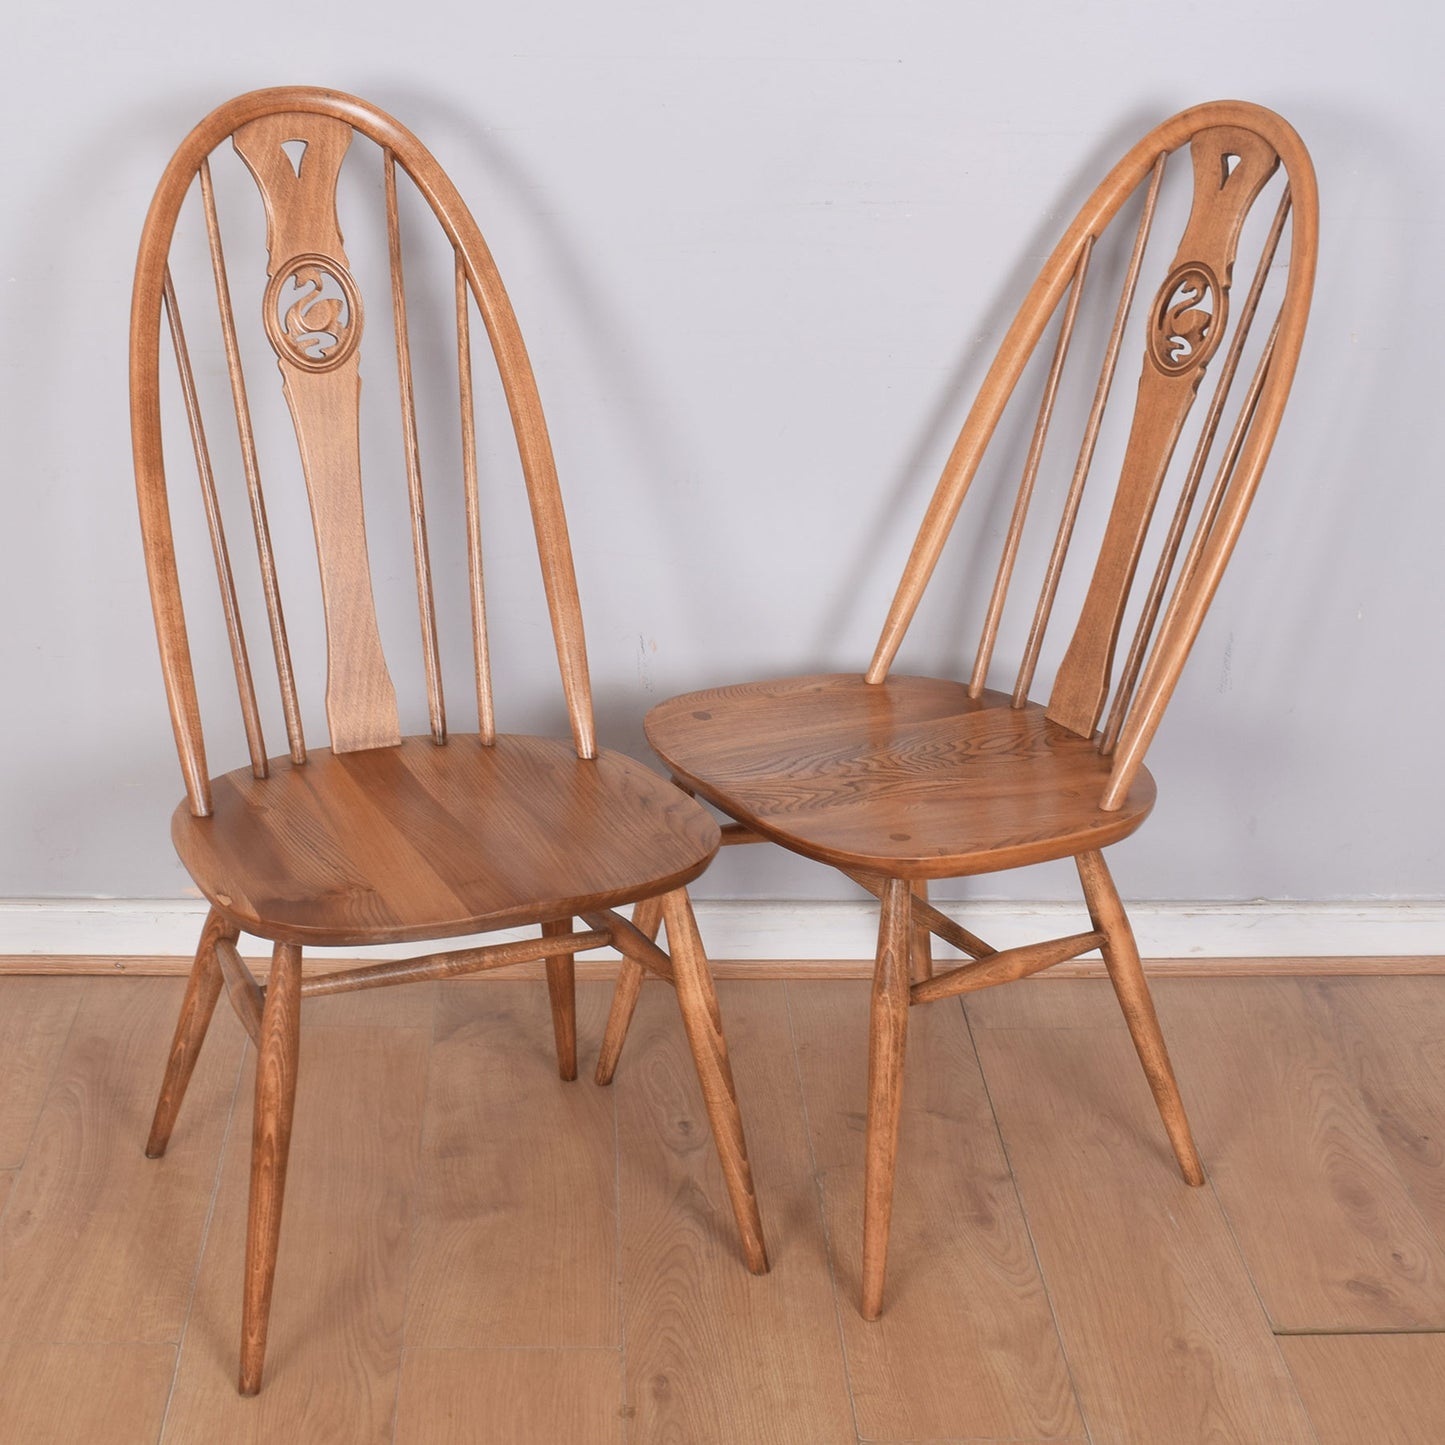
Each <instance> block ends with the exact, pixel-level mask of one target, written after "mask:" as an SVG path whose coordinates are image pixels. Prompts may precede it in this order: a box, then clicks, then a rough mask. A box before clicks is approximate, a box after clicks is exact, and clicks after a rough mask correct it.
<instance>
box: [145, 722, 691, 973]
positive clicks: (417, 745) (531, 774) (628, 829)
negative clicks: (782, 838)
mask: <svg viewBox="0 0 1445 1445" xmlns="http://www.w3.org/2000/svg"><path fill="white" fill-rule="evenodd" d="M211 788H212V796H213V799H214V804H215V811H214V813H213V815H212V816H211V817H209V818H196V817H193V816H192V815H191V812H190V810H189V808H187V807H186V806H185V804H182V805H181V806H180V807H179V808H177V809H176V813H175V817H174V818H173V820H172V834H173V836H174V838H175V844H176V850H177V852H178V853H179V854H180V856H181V860H182V862H184V863H185V865H186V868H187V870H188V871H189V872H190V874H191V876H192V878H194V879H195V880H196V884H197V886H198V887H199V888H200V889H201V891H202V892H203V893H204V894H205V895H206V896H207V898H209V899H210V900H211V901H212V902H213V903H215V904H217V905H218V906H219V907H221V908H223V909H224V910H225V911H226V913H227V914H229V916H230V917H231V918H233V919H235V920H236V921H237V922H239V923H240V924H241V926H242V928H244V929H245V930H246V931H247V932H248V933H256V934H259V935H260V936H261V937H264V938H273V939H281V940H284V941H287V942H293V943H306V942H314V943H319V944H327V945H342V944H363V943H378V942H401V941H404V940H412V939H430V938H437V939H439V938H446V937H451V936H455V935H457V934H463V933H480V932H484V931H486V930H488V929H493V928H505V927H508V926H510V925H513V924H517V923H531V922H535V921H536V920H537V919H539V918H563V917H571V916H572V915H573V914H575V913H580V912H581V911H582V909H583V908H584V907H586V908H588V909H594V908H599V907H602V908H607V907H611V906H613V905H614V904H618V903H631V902H633V901H635V900H636V899H637V898H639V897H642V896H645V895H649V894H655V893H663V892H667V891H669V890H670V889H672V888H675V887H678V886H679V885H681V884H683V883H686V882H688V881H690V880H691V879H693V878H695V877H696V876H697V875H698V874H699V873H701V872H702V870H703V868H705V867H706V866H707V863H708V860H709V859H710V858H711V857H712V854H713V852H714V851H715V849H716V847H717V831H718V830H717V825H716V824H715V823H714V822H713V821H712V819H711V818H710V817H708V816H707V814H706V813H705V812H704V811H703V810H702V809H701V808H699V807H697V806H696V804H694V803H692V802H690V801H689V800H688V799H687V798H686V797H684V796H683V795H682V794H681V793H679V792H678V790H677V789H676V788H674V787H672V786H671V785H670V784H669V783H668V782H667V781H666V780H665V779H664V778H661V777H659V776H658V775H657V774H656V773H655V772H653V771H652V770H651V769H650V768H646V767H644V766H643V765H642V764H641V763H637V762H634V761H633V760H632V759H631V758H628V757H624V756H622V755H621V754H620V753H615V752H604V753H602V754H601V755H600V756H598V757H597V758H593V759H581V758H578V756H577V753H576V751H575V749H574V748H573V747H572V746H571V744H570V743H569V742H565V741H562V740H560V739H553V738H538V737H523V736H515V735H508V734H503V735H502V736H500V737H499V738H498V739H497V741H496V743H495V744H494V745H492V746H491V747H484V746H482V745H481V744H480V743H479V742H478V741H477V740H476V739H475V738H474V737H456V736H454V737H451V738H449V739H448V740H447V743H446V745H445V746H444V747H438V746H437V745H436V744H435V743H433V742H432V740H431V738H429V737H422V738H406V739H404V740H403V741H402V743H401V745H400V746H399V747H395V748H372V749H368V750H367V751H365V752H357V753H340V754H338V753H333V752H331V751H330V749H317V750H316V751H314V752H312V753H311V755H310V757H309V759H308V760H307V762H306V764H305V765H304V766H302V767H299V768H298V767H294V766H293V765H292V764H291V763H290V761H289V760H288V759H285V758H280V759H273V760H272V763H271V770H270V776H269V777H266V778H260V779H258V778H256V777H254V776H252V773H251V770H250V768H238V769H237V770H236V771H235V772H231V773H227V774H225V775H224V776H223V777H219V778H215V779H213V780H212V782H211Z"/></svg>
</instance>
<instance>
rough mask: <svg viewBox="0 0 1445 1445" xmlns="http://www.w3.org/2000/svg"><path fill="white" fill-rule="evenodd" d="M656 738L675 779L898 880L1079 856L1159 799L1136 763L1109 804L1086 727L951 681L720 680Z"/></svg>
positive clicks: (653, 734)
mask: <svg viewBox="0 0 1445 1445" xmlns="http://www.w3.org/2000/svg"><path fill="white" fill-rule="evenodd" d="M704 713H705V714H706V715H707V716H706V717H705V718H704V717H702V716H700V715H701V714H704ZM699 722H705V723H706V727H701V728H700V727H699V726H698V724H699ZM647 736H648V740H649V741H650V742H651V743H652V746H653V747H654V748H656V749H657V751H658V753H659V754H660V755H661V756H663V757H665V758H666V759H667V760H668V763H669V764H670V765H671V767H672V769H673V772H674V774H675V775H676V776H677V777H678V778H679V779H680V780H681V781H683V782H685V783H686V784H687V785H688V786H689V787H690V788H691V789H693V790H695V791H696V792H697V794H698V795H699V796H700V797H704V798H706V799H707V800H708V801H709V802H711V803H715V804H717V806H718V807H720V808H725V809H726V810H727V812H729V813H730V814H731V815H732V816H733V817H734V818H736V819H737V820H738V821H739V822H740V823H744V824H746V825H747V826H748V827H750V828H754V829H756V830H757V831H758V832H759V833H761V834H763V835H764V836H765V837H767V838H768V839H769V840H770V841H772V842H774V843H781V844H782V845H783V846H784V847H785V848H791V849H792V850H793V851H794V852H796V853H802V854H805V855H806V856H807V857H809V858H816V859H817V860H818V861H819V862H820V863H831V864H833V865H834V866H835V867H837V868H843V869H863V870H865V871H866V870H876V871H881V872H886V873H888V874H890V875H891V876H895V877H899V878H920V879H928V878H961V877H964V876H966V875H968V874H971V873H994V872H997V871H998V870H999V869H1001V868H1016V867H1021V866H1022V865H1024V864H1026V863H1042V862H1045V861H1046V860H1048V859H1051V858H1072V857H1073V856H1074V854H1076V853H1079V852H1082V851H1083V850H1084V849H1086V848H1103V847H1105V846H1106V845H1107V844H1109V843H1116V842H1118V841H1119V840H1120V839H1121V838H1126V837H1128V835H1129V834H1130V833H1132V832H1133V831H1134V829H1135V828H1137V827H1138V826H1139V824H1140V823H1142V822H1143V821H1144V819H1145V818H1146V817H1147V816H1148V814H1149V810H1150V808H1151V807H1153V805H1154V782H1153V779H1152V778H1150V776H1149V774H1148V773H1147V772H1146V771H1144V770H1143V769H1141V770H1140V772H1139V775H1138V776H1137V777H1136V778H1135V780H1134V783H1133V785H1132V786H1131V787H1130V789H1129V794H1128V796H1127V797H1126V798H1125V800H1124V803H1123V805H1122V806H1121V807H1119V808H1117V809H1115V810H1114V811H1112V812H1106V811H1105V810H1104V809H1103V808H1101V807H1100V806H1099V799H1100V797H1101V796H1102V794H1103V790H1104V786H1105V784H1106V783H1107V782H1108V780H1109V771H1110V765H1109V760H1108V759H1107V758H1105V757H1103V756H1101V755H1100V753H1099V750H1098V748H1096V747H1095V746H1094V745H1093V743H1092V742H1090V741H1089V739H1087V738H1081V737H1079V736H1078V735H1077V734H1076V733H1072V732H1070V731H1069V730H1068V729H1067V728H1064V727H1060V726H1059V725H1058V724H1057V723H1054V722H1051V721H1050V720H1049V718H1048V716H1047V714H1046V713H1045V711H1044V709H1043V708H1042V707H1040V706H1038V705H1037V704H1032V703H1031V704H1028V705H1026V706H1024V707H1022V708H1015V707H1012V706H1011V705H1010V702H1009V697H1008V694H1006V693H999V692H992V691H988V690H985V691H984V692H982V693H980V694H979V695H978V697H976V698H975V697H970V696H969V692H968V689H967V687H965V686H964V685H963V684H962V683H958V682H949V681H947V680H946V679H943V678H934V677H900V676H896V675H890V676H888V677H887V678H885V679H884V680H883V681H882V682H881V683H877V684H872V683H869V682H866V681H865V680H864V679H863V678H862V677H859V676H858V675H857V674H856V673H837V674H833V675H823V676H814V677H790V678H783V679H781V680H779V681H775V682H761V683H751V684H749V685H747V686H746V687H732V688H727V687H723V688H710V689H708V690H706V691H704V692H694V693H687V694H685V695H684V696H682V697H677V698H673V699H672V700H671V701H670V702H665V703H663V704H662V705H661V706H660V707H655V708H653V709H652V711H651V712H650V713H649V714H648V717H647Z"/></svg>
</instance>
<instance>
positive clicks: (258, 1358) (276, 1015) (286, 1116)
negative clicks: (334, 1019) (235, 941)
mask: <svg viewBox="0 0 1445 1445" xmlns="http://www.w3.org/2000/svg"><path fill="white" fill-rule="evenodd" d="M300 1045H301V950H300V948H298V947H297V946H296V945H295V944H292V943H278V944H277V945H276V948H275V952H274V953H273V955H272V958H271V977H270V979H269V981H268V982H267V984H266V1006H265V1008H264V1010H263V1011H262V1014H261V1039H260V1044H259V1045H258V1047H257V1051H256V1112H255V1117H254V1119H253V1121H252V1125H251V1204H250V1212H249V1214H248V1215H247V1218H246V1281H245V1293H244V1298H243V1302H242V1309H241V1393H242V1394H243V1395H254V1394H256V1393H257V1391H259V1390H260V1388H261V1368H262V1365H263V1363H264V1361H265V1358H266V1326H267V1324H268V1322H269V1320H270V1315H271V1286H272V1284H273V1283H274V1281H275V1278H276V1246H277V1243H278V1241H279V1240H280V1237H281V1203H282V1199H283V1197H284V1195H285V1192H286V1160H287V1156H288V1154H289V1153H290V1149H291V1119H292V1115H293V1113H294V1111H295V1107H296V1066H297V1060H298V1057H299V1054H300Z"/></svg>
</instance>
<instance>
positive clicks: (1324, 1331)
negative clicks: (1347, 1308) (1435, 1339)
mask: <svg viewBox="0 0 1445 1445" xmlns="http://www.w3.org/2000/svg"><path fill="white" fill-rule="evenodd" d="M1270 1333H1271V1334H1272V1335H1273V1336H1274V1337H1275V1339H1277V1340H1312V1339H1345V1340H1350V1339H1358V1338H1363V1337H1369V1336H1372V1335H1387V1336H1388V1335H1445V1326H1437V1327H1434V1328H1431V1327H1430V1326H1421V1327H1419V1328H1418V1329H1417V1328H1415V1327H1413V1326H1411V1325H1399V1326H1394V1325H1382V1326H1379V1327H1377V1328H1374V1329H1371V1328H1369V1327H1364V1328H1361V1327H1358V1326H1351V1325H1342V1326H1340V1327H1339V1328H1338V1329H1331V1328H1329V1327H1328V1326H1325V1325H1322V1326H1320V1327H1319V1328H1317V1329H1312V1328H1310V1327H1309V1326H1308V1325H1301V1326H1300V1327H1299V1328H1297V1329H1289V1328H1287V1327H1281V1328H1273V1327H1272V1328H1271V1329H1270Z"/></svg>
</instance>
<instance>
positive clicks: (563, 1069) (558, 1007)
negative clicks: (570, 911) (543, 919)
mask: <svg viewBox="0 0 1445 1445" xmlns="http://www.w3.org/2000/svg"><path fill="white" fill-rule="evenodd" d="M571 931H572V920H571V919H570V918H559V919H556V920H554V921H551V922H547V923H544V924H543V925H542V937H543V938H555V937H557V936H558V935H559V934H564V933H570V932H571ZM547 993H548V996H549V997H550V999H551V1002H552V1032H553V1033H554V1034H555V1035H556V1038H557V1072H558V1074H560V1075H561V1077H562V1078H563V1079H564V1080H566V1081H567V1082H568V1083H570V1082H571V1081H572V1080H573V1079H575V1078H576V1077H577V966H576V964H575V963H574V961H573V958H572V955H571V954H570V953H558V954H554V955H552V956H550V957H549V958H548V959H547Z"/></svg>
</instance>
